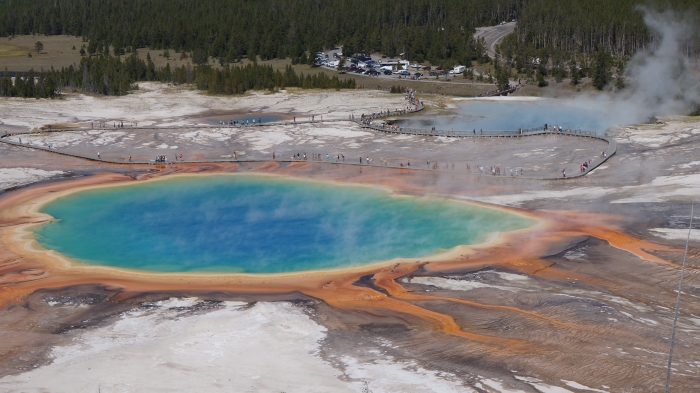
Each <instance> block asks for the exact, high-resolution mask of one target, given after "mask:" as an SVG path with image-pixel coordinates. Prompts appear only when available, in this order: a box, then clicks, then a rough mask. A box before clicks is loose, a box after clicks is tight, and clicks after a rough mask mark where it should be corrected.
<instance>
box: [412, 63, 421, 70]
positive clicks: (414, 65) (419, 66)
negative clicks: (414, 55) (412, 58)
mask: <svg viewBox="0 0 700 393" xmlns="http://www.w3.org/2000/svg"><path fill="white" fill-rule="evenodd" d="M421 67H422V65H420V64H418V63H415V64H412V65H411V68H416V69H418V68H421Z"/></svg>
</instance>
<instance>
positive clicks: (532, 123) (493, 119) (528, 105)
mask: <svg viewBox="0 0 700 393" xmlns="http://www.w3.org/2000/svg"><path fill="white" fill-rule="evenodd" d="M455 111H456V112H457V113H458V115H456V116H444V117H440V118H435V117H430V118H427V117H426V118H421V117H416V118H415V120H412V123H411V126H420V125H422V126H427V125H430V126H431V127H432V126H435V127H437V128H438V129H455V130H474V129H476V130H477V131H479V130H482V129H483V130H518V129H520V128H535V127H542V126H544V124H545V123H546V124H548V125H558V126H562V127H563V128H571V129H574V130H575V129H579V128H580V129H581V130H586V131H596V132H598V133H603V132H604V131H605V130H606V129H608V128H609V127H611V126H613V125H615V123H616V122H615V119H614V116H613V115H612V114H610V113H606V112H605V111H603V110H602V109H601V108H600V106H597V107H593V106H590V105H589V104H586V103H584V102H577V101H566V100H556V99H543V100H537V101H479V100H473V101H469V102H467V103H465V104H460V105H459V107H458V108H457V109H456V110H455Z"/></svg>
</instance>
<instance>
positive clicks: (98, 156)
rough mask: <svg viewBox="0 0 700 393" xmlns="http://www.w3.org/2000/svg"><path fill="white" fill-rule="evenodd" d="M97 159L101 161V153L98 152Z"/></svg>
mask: <svg viewBox="0 0 700 393" xmlns="http://www.w3.org/2000/svg"><path fill="white" fill-rule="evenodd" d="M97 159H98V160H99V159H100V152H99V151H98V152H97Z"/></svg>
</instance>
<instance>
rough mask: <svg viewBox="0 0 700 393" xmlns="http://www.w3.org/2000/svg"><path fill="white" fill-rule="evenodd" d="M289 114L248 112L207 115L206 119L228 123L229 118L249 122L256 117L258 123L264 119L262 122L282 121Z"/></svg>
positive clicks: (210, 121)
mask: <svg viewBox="0 0 700 393" xmlns="http://www.w3.org/2000/svg"><path fill="white" fill-rule="evenodd" d="M288 117H289V116H287V115H283V114H280V113H246V114H240V113H236V114H230V115H218V116H211V117H207V118H206V121H207V123H210V124H214V125H217V124H221V122H222V121H223V122H224V123H228V121H229V120H234V121H237V122H241V123H245V122H246V120H247V121H248V122H249V123H252V122H253V119H255V122H256V123H257V122H258V120H262V123H263V124H265V123H271V122H275V121H281V120H285V119H287V118H288Z"/></svg>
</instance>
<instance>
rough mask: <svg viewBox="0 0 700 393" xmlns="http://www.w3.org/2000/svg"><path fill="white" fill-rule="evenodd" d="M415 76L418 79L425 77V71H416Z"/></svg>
mask: <svg viewBox="0 0 700 393" xmlns="http://www.w3.org/2000/svg"><path fill="white" fill-rule="evenodd" d="M413 77H414V78H416V79H419V78H421V77H423V73H422V72H416V73H415V74H413Z"/></svg>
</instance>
